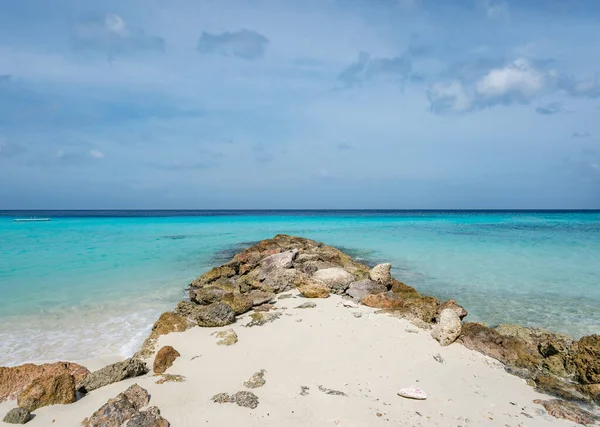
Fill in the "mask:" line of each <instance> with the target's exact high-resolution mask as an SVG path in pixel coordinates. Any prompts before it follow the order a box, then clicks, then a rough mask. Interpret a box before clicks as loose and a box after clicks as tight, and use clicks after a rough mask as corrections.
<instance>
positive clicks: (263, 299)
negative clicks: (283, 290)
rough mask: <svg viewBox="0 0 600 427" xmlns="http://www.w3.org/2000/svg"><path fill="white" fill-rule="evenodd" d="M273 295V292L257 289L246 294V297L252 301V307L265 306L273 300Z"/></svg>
mask: <svg viewBox="0 0 600 427" xmlns="http://www.w3.org/2000/svg"><path fill="white" fill-rule="evenodd" d="M275 295H276V294H275V293H274V292H265V291H259V290H257V289H254V290H252V291H250V292H248V297H249V298H250V299H251V300H252V305H253V306H257V305H263V304H266V303H268V302H269V301H271V300H273V299H274V298H275Z"/></svg>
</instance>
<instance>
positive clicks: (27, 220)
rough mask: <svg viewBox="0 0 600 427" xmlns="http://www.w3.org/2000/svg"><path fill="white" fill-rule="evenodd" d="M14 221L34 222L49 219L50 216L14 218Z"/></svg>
mask: <svg viewBox="0 0 600 427" xmlns="http://www.w3.org/2000/svg"><path fill="white" fill-rule="evenodd" d="M13 221H14V222H36V221H50V218H36V217H33V218H15V219H13Z"/></svg>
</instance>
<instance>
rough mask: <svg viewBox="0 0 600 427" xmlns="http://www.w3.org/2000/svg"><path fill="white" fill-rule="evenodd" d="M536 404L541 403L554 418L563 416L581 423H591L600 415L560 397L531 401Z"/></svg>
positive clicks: (599, 418)
mask: <svg viewBox="0 0 600 427" xmlns="http://www.w3.org/2000/svg"><path fill="white" fill-rule="evenodd" d="M533 403H536V404H538V405H542V406H543V407H544V409H546V411H548V413H549V414H550V415H552V416H553V417H555V418H563V419H565V420H569V421H573V422H575V423H578V424H583V425H593V424H595V423H597V422H598V421H600V417H598V416H597V415H594V414H593V413H591V412H589V411H586V410H585V409H583V408H581V407H579V406H578V405H576V404H574V403H571V402H565V401H564V400H560V399H551V400H541V399H536V400H534V401H533Z"/></svg>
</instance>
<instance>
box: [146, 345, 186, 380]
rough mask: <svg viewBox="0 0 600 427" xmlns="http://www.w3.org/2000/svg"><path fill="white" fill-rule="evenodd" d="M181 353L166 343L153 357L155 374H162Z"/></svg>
mask: <svg viewBox="0 0 600 427" xmlns="http://www.w3.org/2000/svg"><path fill="white" fill-rule="evenodd" d="M179 356H181V354H179V352H178V351H177V350H175V349H174V348H173V347H171V346H170V345H166V346H164V347H163V348H161V349H160V350H158V353H156V357H155V358H154V366H153V369H152V370H153V371H154V373H155V374H162V373H164V372H165V371H166V370H167V369H169V368H170V367H171V366H173V362H175V359H177V358H178V357H179Z"/></svg>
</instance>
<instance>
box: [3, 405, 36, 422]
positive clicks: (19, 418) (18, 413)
mask: <svg viewBox="0 0 600 427" xmlns="http://www.w3.org/2000/svg"><path fill="white" fill-rule="evenodd" d="M30 419H31V413H30V412H29V411H28V410H27V409H25V408H13V409H11V410H10V411H8V413H7V414H6V416H5V417H4V419H3V420H2V421H4V422H5V423H7V424H25V423H26V422H28V421H29V420H30Z"/></svg>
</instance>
